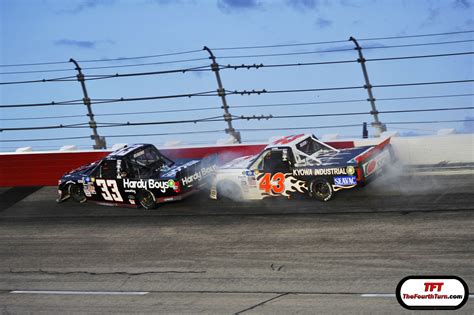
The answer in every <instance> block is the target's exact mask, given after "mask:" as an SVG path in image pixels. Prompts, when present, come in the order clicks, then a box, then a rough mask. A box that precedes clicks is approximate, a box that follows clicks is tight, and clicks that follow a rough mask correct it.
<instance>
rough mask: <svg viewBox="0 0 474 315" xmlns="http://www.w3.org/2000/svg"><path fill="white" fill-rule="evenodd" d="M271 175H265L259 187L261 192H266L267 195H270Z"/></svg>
mask: <svg viewBox="0 0 474 315" xmlns="http://www.w3.org/2000/svg"><path fill="white" fill-rule="evenodd" d="M270 175H271V174H270V173H265V175H264V176H263V178H262V180H261V181H260V184H259V186H258V187H259V188H260V189H261V190H265V192H266V193H269V192H270V188H271V183H270Z"/></svg>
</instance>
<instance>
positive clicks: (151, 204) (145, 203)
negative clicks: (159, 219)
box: [137, 190, 157, 210]
mask: <svg viewBox="0 0 474 315" xmlns="http://www.w3.org/2000/svg"><path fill="white" fill-rule="evenodd" d="M137 199H138V204H139V205H140V206H141V207H142V208H144V209H146V210H151V209H155V208H156V206H157V204H156V198H155V195H154V194H153V193H152V192H151V191H149V190H141V191H140V192H139V193H138V196H137Z"/></svg>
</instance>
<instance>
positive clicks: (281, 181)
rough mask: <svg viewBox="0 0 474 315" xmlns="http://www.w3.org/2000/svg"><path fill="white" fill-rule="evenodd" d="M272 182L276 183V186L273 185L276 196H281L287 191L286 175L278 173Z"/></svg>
mask: <svg viewBox="0 0 474 315" xmlns="http://www.w3.org/2000/svg"><path fill="white" fill-rule="evenodd" d="M272 180H273V181H274V182H276V185H272V191H273V192H274V193H275V194H281V193H282V192H284V191H285V174H283V173H276V174H275V175H273V178H272Z"/></svg>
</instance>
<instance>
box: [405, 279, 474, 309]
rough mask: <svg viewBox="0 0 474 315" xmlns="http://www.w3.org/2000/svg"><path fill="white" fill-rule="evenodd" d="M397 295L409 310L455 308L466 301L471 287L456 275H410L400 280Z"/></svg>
mask: <svg viewBox="0 0 474 315" xmlns="http://www.w3.org/2000/svg"><path fill="white" fill-rule="evenodd" d="M396 295H397V300H398V302H399V303H400V305H401V306H403V307H404V308H406V309H409V310H455V309H458V308H461V307H462V306H463V305H464V304H465V303H466V301H467V299H468V297H469V288H468V287H467V284H466V282H464V280H462V279H461V278H459V277H456V276H410V277H406V278H404V279H402V281H400V283H399V284H398V286H397V291H396Z"/></svg>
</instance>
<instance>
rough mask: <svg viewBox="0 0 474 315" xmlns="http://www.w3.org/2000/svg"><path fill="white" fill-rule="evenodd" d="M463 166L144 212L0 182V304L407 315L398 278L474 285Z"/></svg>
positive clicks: (472, 308) (11, 309)
mask: <svg viewBox="0 0 474 315" xmlns="http://www.w3.org/2000/svg"><path fill="white" fill-rule="evenodd" d="M473 174H474V173H473V171H472V169H470V170H469V169H468V170H466V169H464V170H454V171H453V170H448V171H439V172H438V171H435V172H426V173H420V174H416V175H403V176H389V177H381V178H379V179H377V180H376V181H374V182H373V183H371V184H370V185H368V186H366V187H364V188H362V189H359V190H353V191H345V192H342V193H338V194H337V196H336V198H335V199H334V200H331V201H330V202H328V203H320V202H316V201H312V200H271V201H259V202H244V203H235V202H221V201H212V200H208V199H207V198H206V196H193V197H192V198H190V199H187V200H185V201H183V202H179V203H178V202H177V203H173V204H167V205H164V206H162V207H161V208H159V209H156V210H153V211H147V210H137V209H129V208H115V207H105V206H100V205H94V204H77V203H74V202H72V201H69V202H66V203H63V204H56V203H55V201H54V199H55V198H56V188H55V187H44V188H22V189H19V188H14V189H6V188H5V189H2V190H0V193H1V196H2V198H1V200H2V209H1V210H0V313H1V314H24V313H35V314H54V313H57V314H65V313H104V312H113V313H155V314H157V313H180V314H182V313H218V314H235V313H239V314H240V313H243V314H262V313H264V314H274V313H277V314H289V313H303V314H316V313H332V314H344V313H351V314H352V313H365V314H367V313H378V314H380V313H409V312H410V311H408V310H405V309H403V308H402V307H401V306H400V305H399V304H398V302H397V300H396V298H395V288H396V286H397V284H398V282H399V281H400V280H401V279H402V278H404V277H406V276H409V275H456V276H459V277H461V278H463V279H464V280H465V281H466V282H467V284H468V285H469V286H470V289H471V292H472V291H474V193H473V191H474V190H473V187H474V175H473ZM472 299H473V297H472V293H471V297H470V300H469V301H468V302H467V304H466V305H464V307H463V308H462V309H460V310H459V311H458V312H457V313H458V314H459V313H460V314H473V313H474V302H473V300H472Z"/></svg>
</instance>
